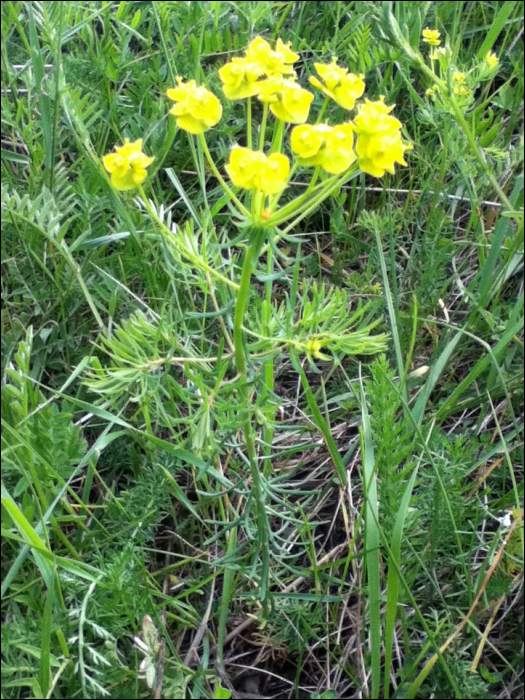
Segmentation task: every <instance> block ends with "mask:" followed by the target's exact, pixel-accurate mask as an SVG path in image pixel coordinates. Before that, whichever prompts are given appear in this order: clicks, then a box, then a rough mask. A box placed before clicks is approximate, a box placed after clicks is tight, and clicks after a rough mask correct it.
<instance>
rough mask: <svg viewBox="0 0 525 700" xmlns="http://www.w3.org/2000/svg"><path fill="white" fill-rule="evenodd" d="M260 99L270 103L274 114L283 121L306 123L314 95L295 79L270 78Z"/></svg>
mask: <svg viewBox="0 0 525 700" xmlns="http://www.w3.org/2000/svg"><path fill="white" fill-rule="evenodd" d="M263 83H266V85H265V86H263V88H262V91H261V93H260V94H259V99H260V100H262V101H263V102H269V103H270V109H271V111H272V112H273V114H274V115H275V116H276V117H277V119H280V120H281V121H283V122H288V123H290V124H304V122H305V121H306V120H307V119H308V114H309V112H310V105H311V104H312V100H313V99H314V96H313V95H312V93H311V92H308V90H305V89H304V88H302V87H301V86H300V85H299V84H298V83H296V82H294V81H293V80H279V79H278V78H277V79H276V78H273V79H272V78H269V79H268V80H266V81H263Z"/></svg>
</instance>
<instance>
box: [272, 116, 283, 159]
mask: <svg viewBox="0 0 525 700" xmlns="http://www.w3.org/2000/svg"><path fill="white" fill-rule="evenodd" d="M285 128H286V124H285V122H283V121H281V120H280V119H278V120H277V122H276V125H275V130H274V133H273V141H272V147H271V148H270V153H280V152H281V150H282V146H283V136H284V130H285Z"/></svg>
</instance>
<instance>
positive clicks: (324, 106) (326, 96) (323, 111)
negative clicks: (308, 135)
mask: <svg viewBox="0 0 525 700" xmlns="http://www.w3.org/2000/svg"><path fill="white" fill-rule="evenodd" d="M329 102H330V98H329V97H328V95H325V98H324V102H323V106H322V107H321V111H320V112H319V114H318V116H317V121H316V124H320V123H321V120H322V118H323V117H324V115H325V112H326V110H327V108H328V104H329Z"/></svg>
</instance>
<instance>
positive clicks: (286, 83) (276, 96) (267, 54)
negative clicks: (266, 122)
mask: <svg viewBox="0 0 525 700" xmlns="http://www.w3.org/2000/svg"><path fill="white" fill-rule="evenodd" d="M298 59H299V56H298V55H297V54H296V53H294V52H293V51H292V50H291V49H290V48H289V47H288V46H287V45H286V44H284V43H283V42H282V41H281V39H278V40H277V44H276V47H275V50H272V48H271V46H270V44H269V43H268V42H267V41H265V40H264V39H262V38H261V37H258V38H257V39H254V40H253V41H252V42H251V44H250V45H249V46H248V49H247V50H246V54H245V56H243V57H238V58H234V59H233V60H232V61H230V63H227V64H226V65H225V66H223V67H222V68H221V69H220V70H219V77H220V78H221V80H222V83H223V90H224V94H225V95H226V97H227V98H228V99H229V100H241V99H244V98H246V97H258V98H259V100H261V101H262V102H267V103H268V104H269V105H270V110H271V111H272V113H273V114H274V115H275V116H276V117H277V119H280V120H281V121H283V122H288V123H290V124H304V122H305V121H306V120H307V119H308V113H309V111H310V105H311V103H312V100H313V99H314V96H313V95H312V94H311V93H310V92H308V90H305V89H304V88H302V87H301V86H300V85H299V83H297V82H296V77H297V76H296V74H295V71H294V69H293V65H292V64H293V63H295V62H296V61H297V60H298Z"/></svg>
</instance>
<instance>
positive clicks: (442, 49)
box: [430, 46, 448, 61]
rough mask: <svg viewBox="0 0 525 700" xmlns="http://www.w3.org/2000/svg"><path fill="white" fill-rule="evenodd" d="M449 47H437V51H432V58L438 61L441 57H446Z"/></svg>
mask: <svg viewBox="0 0 525 700" xmlns="http://www.w3.org/2000/svg"><path fill="white" fill-rule="evenodd" d="M447 53H448V51H447V49H446V48H445V47H444V46H440V47H439V49H436V50H435V51H432V52H431V53H430V58H431V59H432V60H433V61H436V60H437V59H439V58H445V57H446V56H447Z"/></svg>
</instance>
